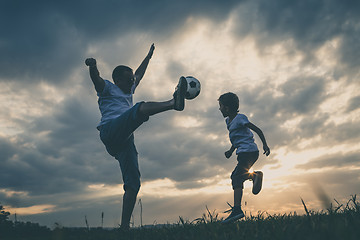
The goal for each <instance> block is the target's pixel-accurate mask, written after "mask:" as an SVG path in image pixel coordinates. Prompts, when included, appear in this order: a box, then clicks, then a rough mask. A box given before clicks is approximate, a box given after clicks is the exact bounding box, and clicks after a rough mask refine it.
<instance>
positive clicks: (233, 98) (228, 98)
mask: <svg viewBox="0 0 360 240" xmlns="http://www.w3.org/2000/svg"><path fill="white" fill-rule="evenodd" d="M218 101H219V102H221V103H222V104H223V105H224V106H226V107H228V108H229V109H230V111H236V112H238V111H239V98H238V96H237V95H236V94H235V93H232V92H228V93H224V94H223V95H221V96H220V97H219V99H218Z"/></svg>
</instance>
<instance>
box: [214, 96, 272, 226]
mask: <svg viewBox="0 0 360 240" xmlns="http://www.w3.org/2000/svg"><path fill="white" fill-rule="evenodd" d="M219 105H220V108H219V110H220V111H221V113H222V115H223V116H224V118H226V119H225V122H226V125H227V129H228V130H229V137H230V142H231V144H232V145H231V148H230V149H229V150H228V151H226V152H225V157H226V158H230V157H231V155H232V154H233V152H234V151H235V149H236V155H237V161H238V163H237V165H236V167H235V169H234V171H233V172H232V174H231V184H232V187H233V190H234V206H233V208H232V211H231V214H230V215H229V216H228V217H227V218H226V219H225V220H224V221H223V222H224V223H227V222H232V221H236V220H238V219H240V218H242V217H244V216H245V215H244V213H243V211H242V210H241V199H242V195H243V188H244V181H246V180H249V179H250V180H252V181H253V188H252V192H253V194H258V193H259V192H260V190H261V187H262V178H263V173H262V172H261V171H257V172H254V173H249V169H250V168H251V167H252V165H253V164H254V163H255V162H256V160H257V159H258V157H259V150H258V147H257V145H256V143H255V141H254V135H253V134H252V132H251V131H250V130H253V131H254V132H256V133H257V134H258V135H259V137H260V139H261V141H262V143H263V149H264V154H265V155H266V156H269V154H270V148H269V147H268V145H267V143H266V140H265V136H264V134H263V132H262V131H261V129H260V128H258V127H257V126H255V125H254V124H252V123H251V122H249V120H248V118H247V117H246V116H245V115H244V114H240V113H238V112H239V110H238V109H239V98H238V97H237V96H236V94H234V93H231V92H229V93H225V94H223V95H221V96H220V98H219Z"/></svg>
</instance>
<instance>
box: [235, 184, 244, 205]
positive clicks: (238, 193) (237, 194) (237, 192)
mask: <svg viewBox="0 0 360 240" xmlns="http://www.w3.org/2000/svg"><path fill="white" fill-rule="evenodd" d="M242 196H243V189H242V188H240V187H239V188H235V189H234V207H241V199H242Z"/></svg>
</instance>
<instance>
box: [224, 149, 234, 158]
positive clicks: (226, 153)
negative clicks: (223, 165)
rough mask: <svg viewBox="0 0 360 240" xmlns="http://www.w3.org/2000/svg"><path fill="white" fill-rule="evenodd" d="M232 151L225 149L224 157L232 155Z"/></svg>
mask: <svg viewBox="0 0 360 240" xmlns="http://www.w3.org/2000/svg"><path fill="white" fill-rule="evenodd" d="M232 153H233V151H231V149H230V150H229V151H226V152H225V157H226V158H230V157H231V155H232Z"/></svg>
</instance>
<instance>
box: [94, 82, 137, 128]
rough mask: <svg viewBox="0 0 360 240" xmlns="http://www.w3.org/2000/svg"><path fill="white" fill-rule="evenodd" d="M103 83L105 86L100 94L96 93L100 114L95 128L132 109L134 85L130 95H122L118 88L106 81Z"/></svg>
mask: <svg viewBox="0 0 360 240" xmlns="http://www.w3.org/2000/svg"><path fill="white" fill-rule="evenodd" d="M104 81H105V86H104V89H103V91H102V92H98V93H97V95H98V97H99V99H98V104H99V109H100V112H101V121H100V123H99V125H98V126H97V129H99V128H100V126H102V125H104V124H105V123H107V122H108V121H109V120H111V119H114V118H117V117H119V116H120V115H121V114H123V113H124V112H126V111H127V110H129V109H130V108H132V107H133V105H134V104H133V93H134V92H135V88H136V85H135V84H134V85H133V86H132V88H131V93H129V94H127V93H124V92H123V91H122V90H121V89H120V88H119V87H118V86H116V85H115V84H113V83H112V82H110V81H108V80H104Z"/></svg>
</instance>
